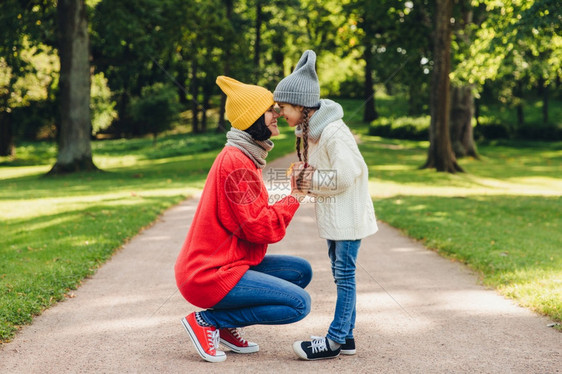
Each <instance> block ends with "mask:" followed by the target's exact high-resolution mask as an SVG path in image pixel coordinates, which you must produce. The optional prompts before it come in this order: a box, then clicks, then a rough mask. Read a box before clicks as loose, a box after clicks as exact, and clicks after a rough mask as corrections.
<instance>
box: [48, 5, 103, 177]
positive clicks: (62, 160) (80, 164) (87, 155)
mask: <svg viewBox="0 0 562 374" xmlns="http://www.w3.org/2000/svg"><path fill="white" fill-rule="evenodd" d="M57 21H58V26H59V29H58V32H59V35H58V41H59V46H58V47H59V57H60V81H59V94H60V134H59V150H58V155H57V161H56V163H55V165H54V166H53V168H52V169H51V170H50V171H49V173H48V174H63V173H71V172H77V171H87V170H97V167H96V166H95V165H94V162H93V160H92V148H91V143H90V134H91V120H90V61H89V59H90V53H89V46H90V40H89V36H88V18H87V9H86V4H85V1H84V0H59V1H58V5H57Z"/></svg>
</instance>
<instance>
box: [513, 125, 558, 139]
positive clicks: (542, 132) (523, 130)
mask: <svg viewBox="0 0 562 374" xmlns="http://www.w3.org/2000/svg"><path fill="white" fill-rule="evenodd" d="M515 137H516V138H517V139H522V140H549V141H559V140H562V127H561V126H556V125H524V126H521V127H519V128H518V129H517V131H516V133H515Z"/></svg>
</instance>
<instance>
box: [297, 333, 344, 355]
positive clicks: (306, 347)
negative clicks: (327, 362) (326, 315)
mask: <svg viewBox="0 0 562 374" xmlns="http://www.w3.org/2000/svg"><path fill="white" fill-rule="evenodd" d="M293 350H294V351H295V353H296V354H297V356H299V357H300V358H302V359H303V360H322V359H325V358H335V357H338V356H339V354H340V351H341V348H337V349H336V350H332V349H331V348H330V343H329V342H328V338H326V337H314V338H313V339H312V341H297V342H295V343H294V344H293Z"/></svg>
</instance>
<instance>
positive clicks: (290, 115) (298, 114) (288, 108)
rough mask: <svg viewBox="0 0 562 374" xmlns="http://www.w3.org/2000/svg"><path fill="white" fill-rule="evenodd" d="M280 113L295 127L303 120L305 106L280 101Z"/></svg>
mask: <svg viewBox="0 0 562 374" xmlns="http://www.w3.org/2000/svg"><path fill="white" fill-rule="evenodd" d="M278 105H279V109H280V112H279V115H280V116H281V117H283V118H285V120H286V121H287V124H288V125H289V126H290V127H295V126H296V125H298V124H299V123H301V121H302V111H303V109H304V107H302V106H300V105H292V104H288V103H278Z"/></svg>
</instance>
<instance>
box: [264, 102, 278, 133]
mask: <svg viewBox="0 0 562 374" xmlns="http://www.w3.org/2000/svg"><path fill="white" fill-rule="evenodd" d="M277 118H279V112H278V108H277V107H276V106H275V105H272V106H271V107H270V108H269V109H268V110H267V112H265V125H266V126H267V128H268V129H269V131H271V136H277V135H279V128H278V127H277Z"/></svg>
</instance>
